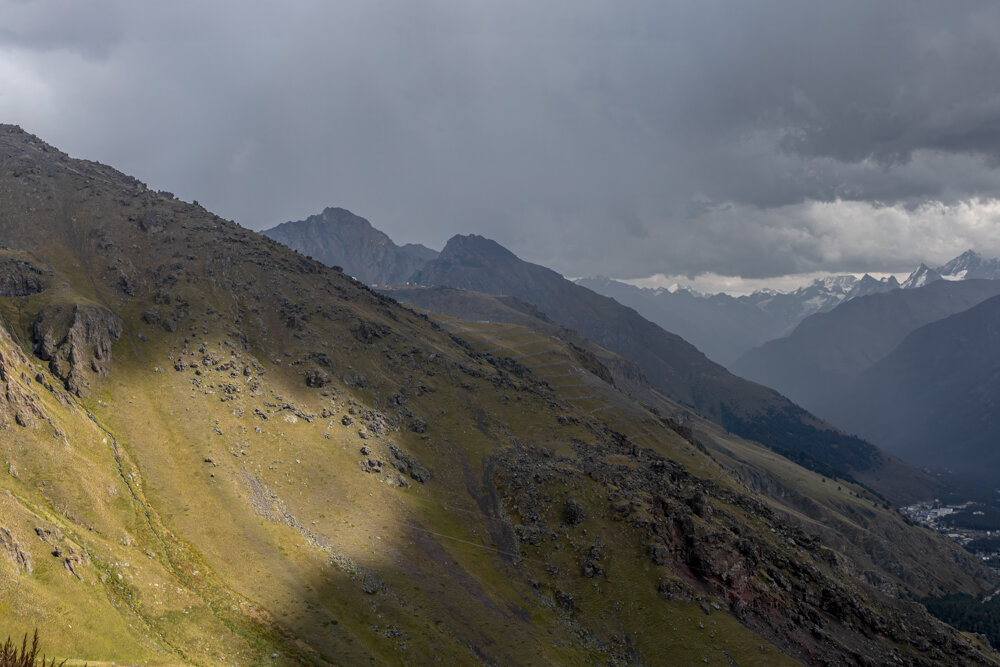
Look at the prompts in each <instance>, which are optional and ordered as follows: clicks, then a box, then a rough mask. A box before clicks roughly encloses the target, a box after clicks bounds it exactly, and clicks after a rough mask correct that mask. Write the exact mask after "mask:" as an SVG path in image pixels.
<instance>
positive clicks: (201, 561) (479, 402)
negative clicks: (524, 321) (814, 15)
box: [0, 126, 997, 665]
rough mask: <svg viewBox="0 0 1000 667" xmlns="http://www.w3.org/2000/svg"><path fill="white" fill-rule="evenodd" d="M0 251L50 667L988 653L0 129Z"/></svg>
mask: <svg viewBox="0 0 1000 667" xmlns="http://www.w3.org/2000/svg"><path fill="white" fill-rule="evenodd" d="M0 238H2V239H3V242H4V244H5V245H6V246H7V247H8V250H7V251H6V252H5V255H4V258H3V260H4V266H3V268H2V273H3V275H4V276H6V278H4V279H3V280H0V285H3V289H4V292H3V294H4V296H0V315H2V317H3V327H2V329H0V383H2V384H3V391H2V392H0V396H2V399H0V407H2V411H0V416H2V418H0V423H2V424H3V430H0V436H2V437H0V456H2V457H3V461H4V463H5V468H6V470H5V472H4V473H3V474H0V503H2V504H3V507H4V511H3V512H2V513H0V528H2V530H0V552H2V553H3V557H2V558H0V569H2V570H3V572H4V576H3V577H2V578H0V581H3V582H5V583H3V584H0V585H3V586H4V587H5V590H4V595H2V596H0V600H2V602H0V618H2V619H3V621H4V624H5V628H6V629H8V631H9V632H11V633H14V634H20V633H21V632H23V631H25V630H30V629H31V628H32V627H34V626H38V627H39V628H40V629H41V631H42V633H43V636H44V637H45V638H46V647H47V650H48V651H49V652H51V653H54V654H56V655H58V656H60V657H63V656H65V657H71V658H74V659H78V660H88V661H90V663H91V664H100V663H102V662H105V663H106V662H110V661H115V662H117V663H129V664H135V663H140V662H141V663H149V664H163V665H165V664H240V665H255V664H260V665H263V664H289V665H290V664H302V663H306V664H331V663H333V664H351V665H356V664H368V663H383V662H387V663H404V662H415V663H425V662H430V661H432V660H441V661H451V662H456V663H459V664H468V663H471V662H477V661H480V662H485V663H491V662H492V663H504V664H553V663H557V664H563V663H569V664H581V663H585V662H586V661H590V663H594V662H598V663H607V662H617V663H619V664H629V663H632V664H638V663H640V662H641V663H642V664H662V663H681V664H689V663H693V662H696V661H702V660H705V659H707V660H708V662H709V664H712V663H715V664H728V663H730V662H731V661H732V660H734V659H735V660H736V661H738V662H739V664H745V665H753V664H762V665H772V664H785V663H789V662H790V661H791V660H792V659H796V660H800V661H806V662H812V663H820V662H823V661H833V662H837V663H840V664H845V663H847V664H849V663H857V664H864V663H865V661H872V660H874V661H876V662H888V661H898V660H902V661H908V662H911V663H914V664H935V663H938V662H941V661H954V662H964V663H969V664H977V663H978V664H996V662H997V659H996V656H995V654H992V653H990V652H988V651H987V650H985V649H983V648H982V647H981V646H978V645H977V644H975V643H970V642H969V641H968V640H967V638H965V637H963V636H961V635H959V634H958V633H956V632H955V631H953V630H951V629H949V628H947V627H946V626H943V625H941V624H939V623H936V622H934V621H933V620H931V619H929V617H927V616H926V614H924V613H923V612H922V611H921V610H920V609H919V608H918V607H915V606H913V605H912V604H908V603H904V602H901V601H899V600H897V599H896V598H895V597H894V596H893V595H892V594H891V592H892V591H889V590H880V586H881V585H880V584H879V582H878V581H870V580H869V578H868V577H866V576H865V575H864V574H863V572H864V568H862V569H861V570H858V569H857V566H856V564H855V560H853V559H852V556H850V555H845V552H842V551H841V550H839V549H838V548H837V546H836V545H835V544H833V545H830V546H827V547H826V548H823V543H822V537H821V536H820V537H814V536H812V535H810V534H807V533H804V532H802V529H801V528H800V527H799V526H798V525H797V524H796V523H794V522H792V520H791V519H789V518H788V517H786V516H785V515H783V514H780V513H778V512H776V511H774V510H773V509H770V508H769V506H768V503H767V501H765V500H764V499H762V497H760V496H758V495H755V494H754V493H752V492H750V491H748V490H747V489H746V488H745V487H744V486H743V485H742V484H741V483H740V482H739V480H738V479H735V478H733V477H731V476H727V475H726V474H721V475H720V474H719V473H720V472H721V473H724V471H722V470H721V469H720V468H719V467H718V465H717V464H715V463H714V462H713V461H712V460H711V459H710V458H709V457H708V456H707V455H706V454H705V453H704V452H702V451H701V450H700V449H699V448H698V447H697V446H696V444H695V443H692V442H691V441H690V440H688V439H687V436H685V435H684V434H683V433H679V432H677V431H676V430H673V429H666V427H665V426H661V427H659V430H653V431H652V433H651V436H650V437H649V439H648V440H647V441H644V442H643V443H642V444H639V443H637V442H633V441H631V440H629V439H628V437H626V436H625V435H624V434H623V433H622V431H621V430H619V428H621V429H626V428H629V427H630V424H633V421H632V419H631V418H628V419H625V420H624V421H626V422H627V423H626V424H619V425H618V427H619V428H611V426H610V425H609V424H608V423H606V422H604V421H602V419H601V414H602V412H606V411H593V410H594V408H593V407H588V406H587V405H586V404H580V405H578V404H577V403H578V402H579V400H580V399H579V396H577V397H576V399H572V400H571V397H570V395H567V394H560V393H558V392H557V391H556V390H555V389H554V388H553V387H552V385H550V384H548V383H546V382H544V381H542V380H540V379H538V378H537V377H536V376H535V375H534V374H533V373H532V372H530V371H527V370H525V368H524V367H523V366H522V365H519V364H516V363H512V362H510V361H506V360H504V359H503V358H499V357H497V356H496V355H489V354H483V353H480V352H478V351H477V350H476V349H475V348H474V347H473V346H472V344H471V343H470V342H468V341H462V340H461V339H456V338H455V337H453V335H452V334H451V333H449V332H448V331H446V330H444V329H442V328H441V327H440V326H436V325H434V324H433V323H432V322H429V321H427V320H426V319H425V318H423V317H421V316H419V315H417V314H415V313H413V312H412V311H409V310H407V309H405V308H402V307H401V306H399V305H397V304H396V303H395V302H393V301H391V300H389V299H386V298H384V297H382V296H380V295H377V294H375V293H373V292H371V291H370V290H368V289H367V288H365V287H364V286H362V285H360V284H358V283H356V282H354V281H352V280H350V279H349V278H347V277H346V276H344V275H342V274H341V273H339V272H337V271H334V270H331V269H328V268H325V267H323V266H322V265H320V264H319V263H317V262H314V261H311V260H307V259H305V258H303V257H301V256H299V255H296V254H295V253H293V252H292V251H290V250H288V249H287V248H284V247H282V246H280V245H278V244H276V243H274V242H272V241H270V240H267V239H265V238H263V237H261V236H259V235H256V234H253V233H251V232H247V231H246V230H243V229H241V228H240V227H238V226H237V225H235V224H233V223H231V222H227V221H224V220H221V219H219V218H218V217H216V216H213V215H211V214H210V213H208V212H206V211H204V210H203V209H201V208H200V207H198V206H197V205H191V204H186V203H183V202H179V201H177V200H175V199H174V198H173V197H172V196H170V195H169V194H168V193H156V192H152V191H150V190H148V189H147V188H146V187H145V186H144V185H143V184H141V183H139V182H137V181H135V180H134V179H129V178H128V177H125V176H123V175H122V174H120V173H118V172H115V171H114V170H112V169H110V168H108V167H104V166H102V165H98V164H95V163H89V162H84V161H78V160H71V159H70V158H68V157H67V156H65V155H64V154H62V153H60V152H58V151H57V150H55V149H53V148H52V147H50V146H47V145H45V144H44V143H43V142H41V141H39V140H38V139H36V138H34V137H32V136H30V135H28V134H26V133H24V132H22V131H20V130H19V129H18V128H14V127H10V126H0ZM540 356H541V355H540ZM587 381H588V382H597V381H594V380H593V379H590V380H587ZM598 381H599V382H604V381H603V380H598ZM595 386H600V385H599V384H595ZM616 400H617V401H618V403H619V404H620V405H623V406H627V405H628V402H627V401H626V400H625V399H624V398H619V399H616ZM598 407H600V406H598ZM629 409H634V408H629ZM668 430H669V432H668ZM661 434H662V435H661ZM789 465H790V464H789ZM794 469H795V468H794V467H791V468H789V470H794ZM789 474H796V473H791V472H790V473H789ZM831 493H833V492H832V491H831ZM855 500H859V499H858V498H856V497H855ZM846 502H853V501H846ZM875 509H876V508H873V510H875ZM916 534H918V533H914V535H916ZM935 544H936V547H935V548H934V549H928V553H927V569H928V571H929V572H935V571H936V572H939V574H938V575H936V576H935V578H932V579H931V580H932V581H936V582H938V585H941V586H946V587H952V588H957V589H959V590H962V591H965V592H974V591H975V590H976V589H977V588H979V587H982V586H983V585H984V584H986V583H987V582H986V581H985V580H982V579H978V580H977V579H974V578H964V579H963V578H960V577H958V576H957V575H956V576H955V577H951V576H949V575H948V574H947V573H949V572H953V565H952V564H950V563H948V562H946V559H947V558H948V557H952V556H953V555H954V552H950V551H947V550H946V551H940V552H939V551H937V549H944V548H945V547H944V546H942V545H943V543H940V542H938V543H935ZM845 550H846V547H845ZM838 554H839V556H838ZM938 554H941V555H938ZM945 554H947V556H946V555H945ZM970 572H975V571H974V570H970ZM919 574H920V573H919V572H916V573H915V575H919ZM904 575H906V572H905V571H904V572H901V573H900V577H898V579H899V580H900V581H902V582H903V583H905V576H904ZM883 588H884V587H883ZM915 590H916V589H915Z"/></svg>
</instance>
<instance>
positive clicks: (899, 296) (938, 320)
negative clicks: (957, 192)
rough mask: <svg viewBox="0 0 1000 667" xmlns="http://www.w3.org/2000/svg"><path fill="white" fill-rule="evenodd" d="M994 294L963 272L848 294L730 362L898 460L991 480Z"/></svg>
mask: <svg viewBox="0 0 1000 667" xmlns="http://www.w3.org/2000/svg"><path fill="white" fill-rule="evenodd" d="M963 257H966V258H969V257H970V256H968V254H967V255H966V256H963ZM972 259H973V260H974V263H967V264H965V266H969V265H970V264H971V265H972V266H974V265H975V263H978V261H975V260H977V258H975V257H972ZM961 270H962V271H965V269H964V268H963V269H961ZM919 273H920V274H921V275H927V272H926V271H920V272H919ZM936 273H938V274H939V275H940V274H941V272H939V271H938V272H936ZM970 274H971V275H976V273H974V272H973V271H971V270H970V271H968V273H966V274H965V275H970ZM944 275H949V274H947V273H945V274H944ZM952 275H953V274H952ZM978 275H982V273H978ZM987 275H989V274H987ZM997 295H1000V281H998V280H982V279H975V278H971V279H966V280H960V281H950V280H934V281H931V282H929V283H927V284H926V285H924V286H922V287H915V288H912V289H903V290H896V291H893V292H888V293H885V294H879V295H873V296H869V297H864V298H859V299H855V300H853V301H851V302H848V303H844V304H841V305H840V306H838V307H837V308H835V309H833V310H832V311H830V312H828V313H822V314H817V315H813V316H811V317H808V318H806V319H805V320H803V321H802V323H801V324H800V325H799V326H798V327H797V328H796V329H795V331H793V332H792V333H791V334H790V335H788V336H787V337H785V338H781V339H777V340H774V341H770V342H768V343H766V344H765V345H762V346H760V347H758V348H756V349H754V350H751V351H750V352H748V353H746V354H745V355H744V356H743V357H742V358H741V359H740V360H739V361H737V362H736V363H735V364H733V369H734V370H735V371H736V372H738V373H741V374H743V375H745V376H746V377H749V378H753V379H755V380H757V381H759V382H764V383H767V384H768V385H769V386H772V387H774V388H776V389H778V390H779V391H781V392H782V393H784V394H785V395H787V396H789V397H790V398H792V399H793V400H795V401H798V402H800V403H801V404H802V405H804V406H806V407H807V408H808V409H810V410H812V411H814V412H815V413H816V414H818V415H821V416H823V417H824V418H826V419H829V420H831V421H832V422H833V423H835V424H837V425H839V426H841V427H843V428H845V429H847V430H848V431H850V432H852V433H857V434H859V435H861V436H862V437H865V438H868V439H870V440H872V441H873V442H876V443H879V444H880V445H882V446H885V447H886V448H888V449H889V450H890V451H892V452H893V453H895V454H896V455H898V456H902V457H904V458H905V459H906V460H908V461H911V462H913V463H916V464H918V465H923V466H930V467H932V468H935V469H949V470H953V471H957V472H960V473H962V474H964V475H972V476H975V477H977V478H979V479H982V480H984V481H991V482H992V481H995V479H996V475H997V474H998V473H1000V459H998V458H997V456H996V448H995V447H994V443H995V437H994V436H995V435H996V424H995V414H996V404H995V401H994V397H995V396H996V395H997V391H998V390H1000V386H997V377H998V376H997V373H998V372H1000V350H998V349H997V343H996V340H995V332H994V329H995V327H996V324H995V322H994V313H995V311H996V309H997V308H998V305H997V302H996V296H997Z"/></svg>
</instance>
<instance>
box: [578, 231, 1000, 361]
mask: <svg viewBox="0 0 1000 667" xmlns="http://www.w3.org/2000/svg"><path fill="white" fill-rule="evenodd" d="M973 278H982V279H990V280H995V279H998V278H1000V259H988V258H984V257H982V256H981V255H979V254H977V253H976V252H974V251H972V250H969V251H967V252H965V253H963V254H961V255H959V256H958V257H956V258H955V259H953V260H951V261H950V262H948V263H946V264H944V265H943V266H940V267H937V268H931V267H928V266H927V265H925V264H921V265H920V266H919V267H917V268H916V269H914V270H913V272H912V273H911V274H910V275H909V276H908V277H907V278H906V280H904V281H903V283H902V284H901V283H899V282H898V281H897V280H896V278H895V277H893V276H889V277H886V278H882V279H881V280H876V279H875V278H873V277H872V276H870V275H868V274H865V275H864V276H862V277H861V278H857V277H855V276H853V275H841V276H834V277H831V278H823V279H817V280H814V281H813V282H812V283H811V284H809V285H806V286H805V287H800V288H798V289H796V290H793V291H791V292H777V291H774V290H759V291H757V292H754V293H753V294H749V295H745V296H737V297H734V296H730V295H728V294H724V293H718V294H701V293H698V292H694V291H691V290H688V289H677V290H668V289H665V288H641V287H636V286H634V285H630V284H628V283H623V282H621V281H617V280H612V279H610V278H581V279H579V280H577V282H578V283H579V284H581V285H584V286H585V287H588V288H590V289H592V290H594V291H595V292H598V293H600V294H604V295H606V296H610V297H612V298H614V299H616V300H617V301H619V302H621V303H623V304H625V305H627V306H631V307H632V308H635V309H636V310H637V311H639V312H640V313H641V314H642V315H643V316H644V317H647V318H649V319H650V320H652V321H654V322H656V323H657V324H659V325H660V326H662V327H664V328H666V329H669V330H670V331H673V332H675V333H677V334H678V335H680V336H682V337H683V338H685V339H686V340H688V341H690V342H691V343H692V344H694V345H695V346H696V347H698V349H700V350H702V351H703V352H704V353H705V354H707V355H708V356H709V357H710V358H712V359H714V360H715V361H718V362H720V363H722V364H725V365H729V364H731V363H733V362H735V361H736V360H737V359H738V358H739V357H740V356H741V355H742V354H743V353H745V352H747V351H748V350H750V349H751V348H754V347H757V346H758V345H761V344H763V343H765V342H767V341H769V340H773V339H775V338H781V337H782V336H785V335H787V334H788V333H789V332H790V331H791V330H792V329H794V328H795V327H796V326H797V325H798V323H799V322H801V321H802V320H804V319H805V318H806V317H808V316H810V315H813V314H815V313H823V312H827V311H829V310H832V309H833V308H835V307H836V306H837V305H839V304H841V303H844V302H846V301H850V300H851V299H855V298H858V297H861V296H867V295H869V294H879V293H882V292H889V291H892V290H894V289H897V288H902V289H913V288H916V287H922V286H924V285H927V284H929V283H931V282H934V281H936V280H942V279H944V280H966V279H973Z"/></svg>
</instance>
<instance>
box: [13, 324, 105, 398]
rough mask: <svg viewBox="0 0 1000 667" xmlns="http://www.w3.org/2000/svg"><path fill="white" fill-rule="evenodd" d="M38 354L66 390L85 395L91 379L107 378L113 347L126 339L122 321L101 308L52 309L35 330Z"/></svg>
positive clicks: (33, 334) (34, 336)
mask: <svg viewBox="0 0 1000 667" xmlns="http://www.w3.org/2000/svg"><path fill="white" fill-rule="evenodd" d="M31 333H32V337H33V338H34V341H35V354H37V355H38V356H39V358H41V359H42V360H44V361H48V362H49V368H50V369H51V370H52V373H53V374H54V375H55V376H56V377H58V378H59V379H61V380H62V381H63V382H64V383H65V384H66V388H67V389H69V390H70V391H72V392H74V393H76V394H77V395H81V396H82V395H83V394H85V393H86V391H87V390H88V389H89V387H90V382H89V380H88V376H89V375H91V374H97V375H104V374H106V373H107V368H108V363H109V362H110V361H111V346H112V344H114V342H115V341H117V340H118V339H119V338H120V337H121V335H122V321H121V318H119V317H118V316H117V315H115V314H114V313H112V312H111V311H109V310H105V309H104V308H100V307H98V306H81V305H74V306H72V309H71V310H70V308H69V307H61V306H49V307H47V308H45V309H44V310H42V312H40V313H39V314H38V319H37V320H36V321H35V324H34V326H33V327H32V332H31Z"/></svg>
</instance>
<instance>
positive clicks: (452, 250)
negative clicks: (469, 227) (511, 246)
mask: <svg viewBox="0 0 1000 667" xmlns="http://www.w3.org/2000/svg"><path fill="white" fill-rule="evenodd" d="M470 254H471V255H481V256H484V257H490V258H492V259H495V260H496V259H503V260H506V261H515V260H517V259H518V258H517V256H516V255H515V254H514V253H512V252H511V251H510V250H507V248H505V247H503V246H502V245H500V244H499V243H497V242H496V241H494V240H493V239H488V238H486V237H485V236H480V235H479V234H456V235H455V236H452V237H451V238H450V239H448V243H446V244H445V246H444V250H442V251H441V255H442V256H444V257H448V256H452V255H463V256H464V255H470Z"/></svg>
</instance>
